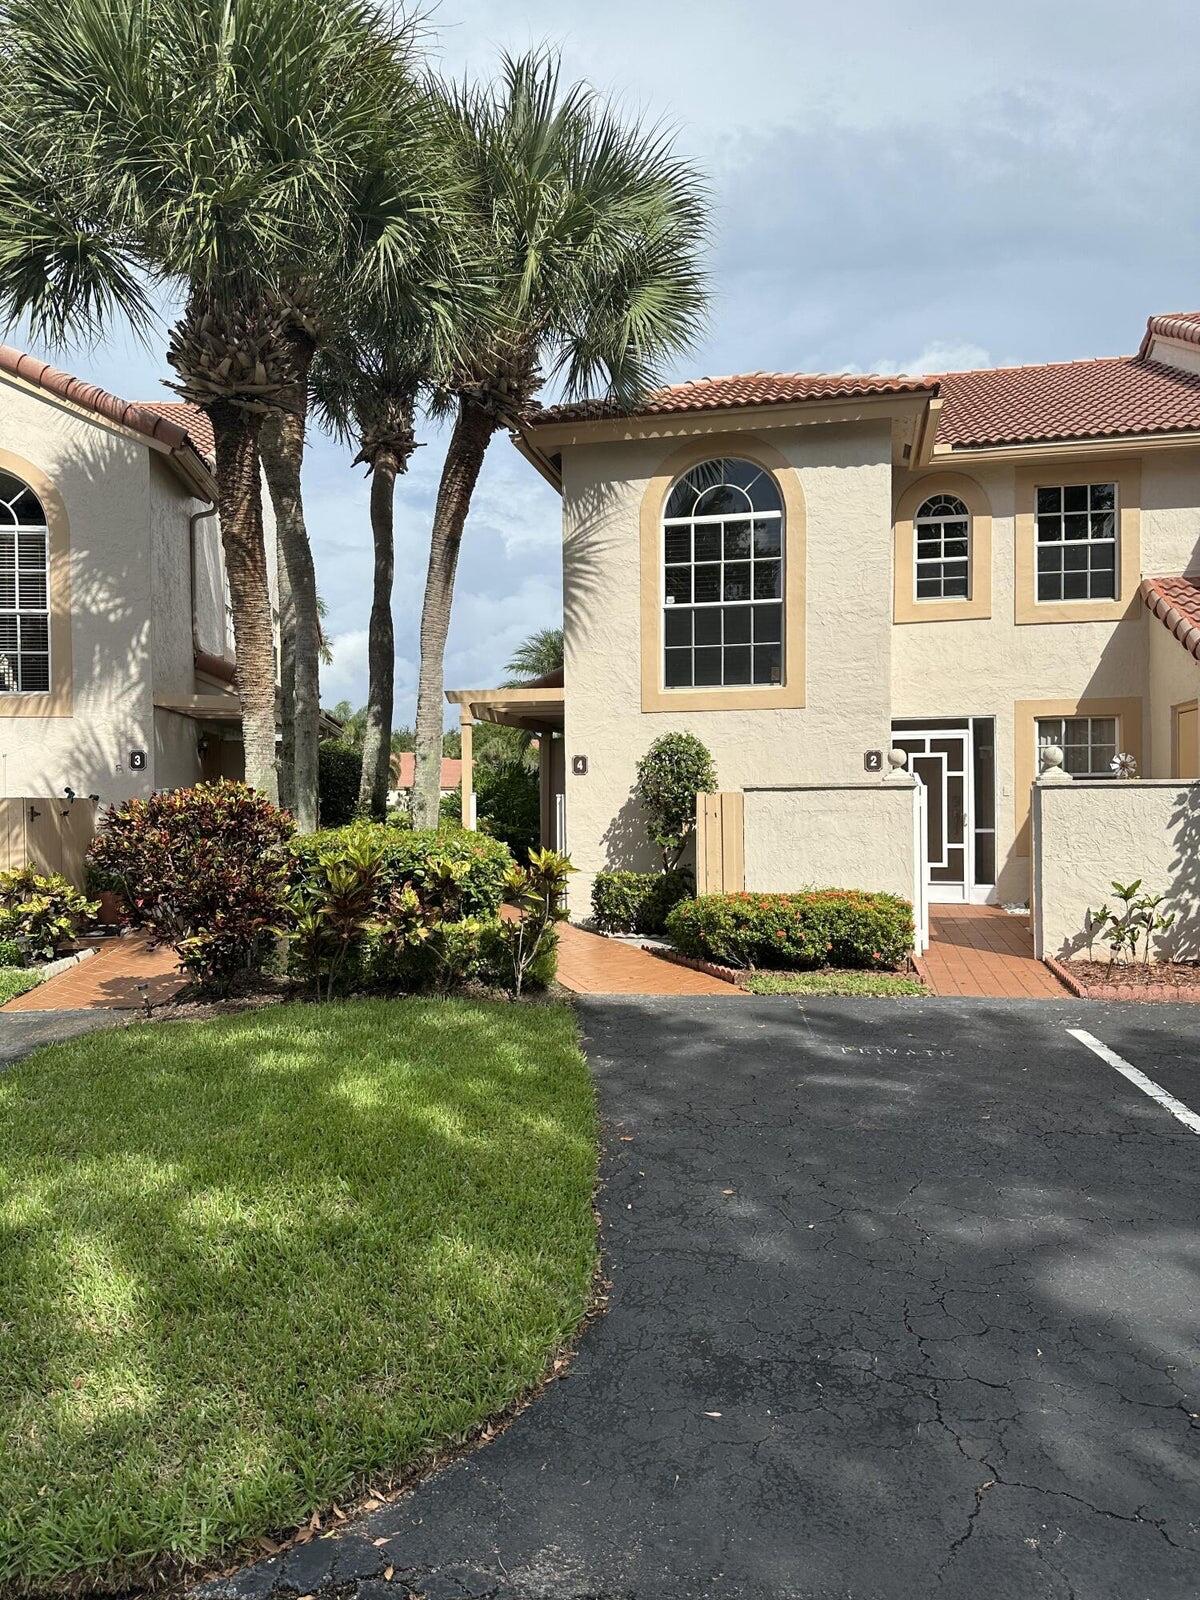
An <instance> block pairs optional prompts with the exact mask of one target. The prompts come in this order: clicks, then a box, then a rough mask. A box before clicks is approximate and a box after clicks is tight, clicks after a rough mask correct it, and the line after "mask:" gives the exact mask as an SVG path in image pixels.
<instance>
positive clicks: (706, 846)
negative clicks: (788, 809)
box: [696, 789, 746, 894]
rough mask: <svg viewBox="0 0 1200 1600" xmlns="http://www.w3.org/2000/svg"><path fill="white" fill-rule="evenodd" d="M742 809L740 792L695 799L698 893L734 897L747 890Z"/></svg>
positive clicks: (726, 792)
mask: <svg viewBox="0 0 1200 1600" xmlns="http://www.w3.org/2000/svg"><path fill="white" fill-rule="evenodd" d="M744 808H745V801H744V798H743V796H742V792H741V790H740V789H727V790H725V791H724V792H720V793H715V794H698V795H697V796H696V893H697V894H737V893H739V892H740V891H741V890H742V889H744V888H745V887H746V863H745V855H744V849H743V828H744V826H745V823H744Z"/></svg>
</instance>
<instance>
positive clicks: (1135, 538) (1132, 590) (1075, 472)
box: [1013, 455, 1142, 624]
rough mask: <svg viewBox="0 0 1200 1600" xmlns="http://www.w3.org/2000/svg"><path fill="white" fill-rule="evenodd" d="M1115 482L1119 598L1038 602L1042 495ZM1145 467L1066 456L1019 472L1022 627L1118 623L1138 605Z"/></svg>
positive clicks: (1017, 608)
mask: <svg viewBox="0 0 1200 1600" xmlns="http://www.w3.org/2000/svg"><path fill="white" fill-rule="evenodd" d="M1076 483H1112V484H1115V485H1116V490H1117V563H1116V573H1117V585H1116V587H1117V595H1116V599H1114V600H1039V599H1038V597H1037V491H1038V488H1039V487H1041V488H1043V489H1050V488H1054V487H1061V486H1062V485H1064V484H1076ZM1141 506H1142V464H1141V461H1140V460H1138V459H1137V457H1132V456H1131V457H1112V458H1110V457H1108V456H1078V455H1076V456H1063V457H1062V459H1061V460H1049V461H1046V462H1043V463H1041V464H1040V465H1037V466H1028V467H1027V466H1019V467H1018V468H1017V472H1016V528H1015V555H1016V561H1015V566H1016V573H1015V579H1016V581H1015V586H1014V597H1013V618H1014V621H1015V622H1017V623H1018V624H1026V623H1059V622H1116V621H1118V620H1119V619H1120V618H1122V617H1124V616H1127V615H1128V614H1129V613H1130V612H1131V611H1132V610H1133V609H1134V607H1135V605H1136V602H1137V597H1138V585H1139V584H1140V582H1141V562H1142V523H1141Z"/></svg>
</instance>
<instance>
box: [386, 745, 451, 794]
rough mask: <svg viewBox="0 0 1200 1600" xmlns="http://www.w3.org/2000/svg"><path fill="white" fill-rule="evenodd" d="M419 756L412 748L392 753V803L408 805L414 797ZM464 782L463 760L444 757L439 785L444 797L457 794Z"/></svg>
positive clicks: (390, 792)
mask: <svg viewBox="0 0 1200 1600" xmlns="http://www.w3.org/2000/svg"><path fill="white" fill-rule="evenodd" d="M416 765H417V758H416V756H415V755H414V754H413V752H412V751H411V750H396V751H393V753H392V759H391V772H392V787H391V790H390V791H389V793H388V803H389V804H390V805H403V806H407V805H408V804H409V803H410V801H411V799H412V787H413V777H414V774H415V772H416ZM461 783H462V762H461V761H459V760H458V759H457V758H456V757H452V756H443V757H442V774H441V779H440V781H439V784H438V787H439V789H440V791H441V794H442V798H443V799H445V797H446V796H447V795H450V794H456V793H457V792H458V788H459V785H460V784H461Z"/></svg>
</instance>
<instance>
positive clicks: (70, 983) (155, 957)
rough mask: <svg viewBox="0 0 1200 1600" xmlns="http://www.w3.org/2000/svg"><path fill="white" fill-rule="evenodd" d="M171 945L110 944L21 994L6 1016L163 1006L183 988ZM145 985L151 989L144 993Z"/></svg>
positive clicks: (130, 938) (142, 937) (134, 939)
mask: <svg viewBox="0 0 1200 1600" xmlns="http://www.w3.org/2000/svg"><path fill="white" fill-rule="evenodd" d="M183 981H184V980H183V975H182V973H181V972H180V971H179V963H178V958H177V957H176V955H175V952H174V950H172V949H171V947H170V946H169V945H165V944H163V945H158V946H155V947H152V946H151V944H150V940H149V938H148V937H147V935H146V934H144V933H128V934H126V935H125V937H124V938H123V939H108V940H106V941H105V942H104V944H103V945H102V946H101V947H100V951H99V954H98V955H94V956H92V958H91V959H90V960H89V961H81V962H79V963H78V965H77V966H74V967H68V968H67V970H66V971H65V972H60V973H59V974H58V976H57V977H55V978H47V979H46V981H45V983H39V984H38V986H37V988H36V989H30V991H29V993H28V994H20V995H18V996H17V998H16V999H15V1000H10V1001H9V1002H8V1004H7V1005H6V1006H4V1007H3V1009H4V1010H5V1011H136V1010H137V1009H139V1007H140V1006H141V1005H142V1004H143V1002H144V1001H146V1000H149V1002H150V1004H151V1005H155V1006H160V1005H162V1004H163V1003H164V1001H167V1000H169V999H170V998H171V996H172V995H173V994H176V993H177V992H178V991H179V990H180V989H181V988H182V987H183ZM139 985H145V987H144V988H139Z"/></svg>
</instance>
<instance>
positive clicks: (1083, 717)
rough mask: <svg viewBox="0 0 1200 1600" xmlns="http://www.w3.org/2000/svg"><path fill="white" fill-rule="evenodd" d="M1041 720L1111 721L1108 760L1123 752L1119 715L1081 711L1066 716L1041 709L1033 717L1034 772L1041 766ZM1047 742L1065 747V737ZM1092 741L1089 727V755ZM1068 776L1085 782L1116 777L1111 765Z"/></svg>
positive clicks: (1109, 781)
mask: <svg viewBox="0 0 1200 1600" xmlns="http://www.w3.org/2000/svg"><path fill="white" fill-rule="evenodd" d="M1043 722H1061V723H1063V724H1066V723H1068V722H1086V723H1088V724H1091V723H1093V722H1111V723H1112V725H1113V753H1112V756H1111V757H1110V758H1109V760H1110V761H1111V760H1113V759H1114V758H1115V757H1116V756H1119V755H1121V754H1123V753H1125V752H1123V751H1122V749H1121V718H1120V717H1119V716H1115V715H1112V714H1111V713H1108V712H1099V711H1081V712H1079V713H1077V714H1076V715H1075V716H1073V717H1069V716H1066V715H1060V714H1058V713H1055V712H1049V713H1047V712H1045V711H1041V712H1039V713H1038V715H1037V716H1036V717H1035V718H1034V719H1033V739H1034V745H1033V764H1034V771H1035V772H1038V771H1039V769H1040V767H1041V751H1042V733H1041V724H1042V723H1043ZM1048 743H1050V744H1055V743H1057V744H1058V745H1059V748H1060V749H1063V750H1064V751H1065V749H1066V740H1065V739H1061V740H1053V739H1051V740H1049V741H1048ZM1094 743H1095V741H1094V739H1093V738H1092V734H1091V730H1090V727H1089V731H1088V753H1089V756H1090V755H1091V752H1092V747H1093V745H1094ZM1063 771H1064V772H1066V771H1067V767H1066V765H1065V763H1064V765H1063ZM1068 776H1069V777H1071V778H1072V779H1080V780H1081V781H1083V782H1087V783H1111V782H1112V781H1113V780H1114V779H1115V778H1116V773H1115V772H1114V771H1113V770H1112V767H1111V766H1106V768H1105V770H1104V771H1103V772H1071V773H1068Z"/></svg>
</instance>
